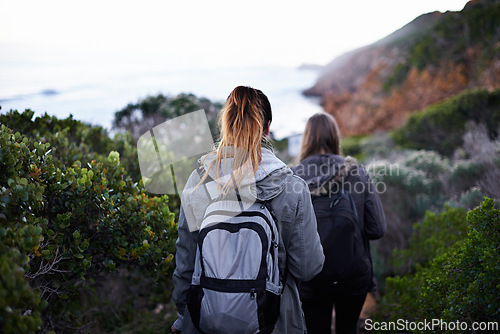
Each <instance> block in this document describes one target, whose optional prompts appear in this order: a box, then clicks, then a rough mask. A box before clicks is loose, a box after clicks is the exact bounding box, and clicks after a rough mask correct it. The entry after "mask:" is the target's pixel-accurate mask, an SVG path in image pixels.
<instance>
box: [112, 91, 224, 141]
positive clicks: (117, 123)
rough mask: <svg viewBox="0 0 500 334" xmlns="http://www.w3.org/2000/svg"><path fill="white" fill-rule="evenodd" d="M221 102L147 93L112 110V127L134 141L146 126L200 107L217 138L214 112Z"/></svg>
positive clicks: (181, 95) (190, 95) (149, 126)
mask: <svg viewBox="0 0 500 334" xmlns="http://www.w3.org/2000/svg"><path fill="white" fill-rule="evenodd" d="M221 108H222V104H221V103H218V102H216V103H214V102H212V101H210V100H209V99H207V98H198V97H196V96H195V95H193V94H179V95H177V96H175V97H168V96H165V95H163V94H159V95H156V96H148V97H146V98H144V99H142V100H140V101H139V102H137V103H129V104H128V105H127V106H126V107H125V108H123V109H121V110H119V111H117V112H116V113H115V119H114V121H113V127H114V128H115V129H119V130H125V131H128V132H130V133H131V135H132V137H133V138H134V140H135V141H137V139H138V138H139V137H140V135H142V134H143V133H144V132H145V131H146V130H149V129H151V128H153V127H154V126H155V125H158V124H160V123H163V122H165V121H166V120H168V119H172V118H175V117H177V116H181V115H184V114H187V113H189V112H192V111H197V110H200V109H204V110H205V114H206V115H207V119H208V122H209V125H210V130H211V132H212V136H213V137H214V138H218V130H217V113H218V112H219V110H220V109H221Z"/></svg>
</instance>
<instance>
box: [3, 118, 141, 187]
mask: <svg viewBox="0 0 500 334" xmlns="http://www.w3.org/2000/svg"><path fill="white" fill-rule="evenodd" d="M34 114H35V113H34V111H32V110H30V109H27V110H25V111H24V112H22V113H20V112H18V111H17V110H11V111H10V112H8V113H6V114H3V115H0V124H4V125H5V126H7V127H8V128H10V129H12V130H13V131H15V132H19V133H20V134H23V135H25V136H26V137H28V138H33V139H36V140H37V141H39V142H41V143H51V155H52V157H53V158H54V159H55V160H57V161H58V162H60V164H61V165H63V166H71V165H72V164H73V163H74V162H75V161H80V162H81V163H82V164H84V165H86V164H87V163H89V162H91V161H92V160H95V159H96V160H100V161H103V160H105V159H106V158H107V156H108V154H109V152H111V151H117V152H118V153H120V162H121V165H122V166H123V167H125V169H126V170H127V173H128V175H130V176H131V177H132V179H133V180H135V181H139V179H140V178H141V176H140V170H139V164H138V158H137V149H136V146H135V144H134V142H133V140H132V137H131V136H130V135H129V134H128V133H123V134H121V133H119V134H116V135H115V136H114V137H113V138H110V137H109V135H108V133H107V131H106V130H105V129H104V128H102V127H101V126H93V125H89V124H85V123H83V122H81V121H78V120H75V119H74V118H73V116H72V115H71V116H69V117H68V118H65V119H58V118H56V117H54V116H49V115H48V114H47V113H45V114H44V115H42V116H40V117H35V118H33V117H34Z"/></svg>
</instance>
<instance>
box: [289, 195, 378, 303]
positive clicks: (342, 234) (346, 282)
mask: <svg viewBox="0 0 500 334" xmlns="http://www.w3.org/2000/svg"><path fill="white" fill-rule="evenodd" d="M334 188H335V187H334ZM330 189H332V188H331V187H330ZM311 197H312V203H313V206H314V211H315V213H316V220H317V224H318V233H319V236H320V238H321V244H322V246H323V252H324V254H325V263H324V265H323V270H322V271H321V272H320V273H319V274H318V275H317V276H316V277H314V278H313V279H312V280H311V281H308V282H302V283H301V284H300V286H299V290H300V294H301V297H302V298H307V297H312V296H318V295H322V294H325V293H327V294H343V295H350V294H361V293H366V292H368V289H369V286H370V284H371V281H372V265H371V258H370V251H369V248H368V244H367V243H368V240H367V239H366V238H365V237H364V232H363V227H362V226H361V224H360V222H359V219H358V215H357V211H356V207H355V205H354V201H353V199H352V197H351V195H350V193H349V192H348V191H346V190H344V189H341V188H339V187H337V188H336V191H335V192H332V191H331V190H330V191H329V192H328V193H325V194H321V195H311Z"/></svg>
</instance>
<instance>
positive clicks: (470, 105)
mask: <svg viewBox="0 0 500 334" xmlns="http://www.w3.org/2000/svg"><path fill="white" fill-rule="evenodd" d="M499 109H500V90H495V91H493V92H488V91H487V90H485V89H476V90H470V91H466V92H464V93H462V94H459V95H457V96H455V97H453V98H451V99H448V100H445V101H444V102H441V103H437V104H434V105H432V106H430V107H429V108H427V109H426V110H424V111H420V112H416V113H414V114H412V115H410V117H408V119H407V121H406V123H405V124H404V126H403V127H401V128H399V129H397V130H395V131H394V132H393V133H392V137H393V139H394V141H395V143H396V144H398V145H399V146H401V147H404V148H411V149H427V150H436V151H437V152H439V153H441V154H444V155H447V156H450V155H451V154H453V152H454V151H455V149H457V148H458V147H460V146H462V144H463V135H464V134H465V132H466V123H468V122H471V121H472V122H475V123H477V124H485V125H486V127H487V131H488V134H489V137H490V139H495V138H497V136H498V135H499V133H498V129H499V127H500V113H499V112H498V110H499Z"/></svg>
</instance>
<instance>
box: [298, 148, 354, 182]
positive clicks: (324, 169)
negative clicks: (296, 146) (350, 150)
mask: <svg viewBox="0 0 500 334" xmlns="http://www.w3.org/2000/svg"><path fill="white" fill-rule="evenodd" d="M356 163H357V162H356V159H354V158H352V157H349V156H348V157H345V158H344V157H341V156H340V155H335V154H316V155H312V156H310V157H308V158H306V159H304V160H303V161H301V162H300V163H299V164H297V165H296V166H295V167H293V168H292V170H293V172H294V173H295V174H296V175H297V176H300V177H301V178H303V179H304V180H305V181H306V182H307V184H308V186H309V189H315V188H319V187H321V186H324V185H325V184H326V183H328V182H330V181H332V180H334V181H337V182H339V181H341V180H342V179H343V178H344V177H346V176H347V174H348V172H349V170H351V169H352V167H353V165H354V164H356Z"/></svg>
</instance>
